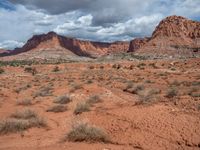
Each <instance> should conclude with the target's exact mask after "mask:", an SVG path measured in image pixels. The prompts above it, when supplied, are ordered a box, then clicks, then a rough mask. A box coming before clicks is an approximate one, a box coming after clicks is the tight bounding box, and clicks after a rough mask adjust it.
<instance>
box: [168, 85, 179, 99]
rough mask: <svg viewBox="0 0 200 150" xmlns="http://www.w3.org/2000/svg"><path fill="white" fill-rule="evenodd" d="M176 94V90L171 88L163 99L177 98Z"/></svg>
mask: <svg viewBox="0 0 200 150" xmlns="http://www.w3.org/2000/svg"><path fill="white" fill-rule="evenodd" d="M177 94H178V91H177V89H176V88H174V87H171V88H169V89H168V90H167V92H166V95H165V97H167V98H173V97H175V96H177Z"/></svg>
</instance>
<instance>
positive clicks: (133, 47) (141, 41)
mask: <svg viewBox="0 0 200 150" xmlns="http://www.w3.org/2000/svg"><path fill="white" fill-rule="evenodd" d="M149 40H150V38H136V39H134V40H132V41H131V42H130V46H129V50H128V52H135V51H137V50H138V49H140V48H141V47H143V46H144V45H145V44H146V43H147V42H148V41H149Z"/></svg>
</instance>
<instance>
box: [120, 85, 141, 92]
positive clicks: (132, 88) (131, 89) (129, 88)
mask: <svg viewBox="0 0 200 150" xmlns="http://www.w3.org/2000/svg"><path fill="white" fill-rule="evenodd" d="M144 88H145V87H144V85H142V84H137V85H132V86H130V85H128V86H127V87H126V88H125V89H124V91H125V92H129V93H132V94H138V92H139V91H142V90H144Z"/></svg>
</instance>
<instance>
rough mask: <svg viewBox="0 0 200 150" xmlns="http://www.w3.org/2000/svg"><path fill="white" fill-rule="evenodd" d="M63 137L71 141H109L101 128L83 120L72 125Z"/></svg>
mask: <svg viewBox="0 0 200 150" xmlns="http://www.w3.org/2000/svg"><path fill="white" fill-rule="evenodd" d="M65 139H66V140H68V141H72V142H83V141H85V142H109V138H108V135H107V134H106V132H105V131H104V130H103V129H101V128H98V127H95V126H91V125H89V124H87V123H83V122H81V123H79V124H76V125H73V126H72V130H71V131H70V132H69V133H67V135H66V137H65Z"/></svg>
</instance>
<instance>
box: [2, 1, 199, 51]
mask: <svg viewBox="0 0 200 150" xmlns="http://www.w3.org/2000/svg"><path fill="white" fill-rule="evenodd" d="M9 1H13V2H14V3H19V2H20V3H21V4H27V5H25V6H27V7H25V6H23V5H19V4H15V5H14V7H15V10H13V11H11V10H8V9H4V8H1V7H0V20H1V23H0V35H1V36H0V44H1V47H2V45H3V46H4V48H10V47H13V46H14V44H12V43H10V45H9V44H5V41H17V42H18V43H25V42H26V40H28V39H29V38H30V37H31V36H32V35H34V34H41V33H46V32H49V31H56V32H57V33H59V34H62V35H65V36H70V37H77V38H80V39H89V40H94V41H115V40H130V39H133V38H135V37H144V36H150V35H151V33H152V32H153V30H154V28H155V26H156V25H157V24H158V23H159V21H160V20H161V19H163V18H164V17H166V16H169V15H183V16H185V17H191V18H193V17H194V18H200V15H199V14H200V7H199V6H200V0H145V2H144V1H138V0H95V1H94V0H77V1H72V0H57V1H55V0H42V1H41V0H34V1H27V0H19V1H15V0H9ZM0 3H1V2H0ZM30 5H32V6H34V7H32V6H31V7H30ZM55 5H56V6H57V7H54V6H55ZM16 45H17V44H16Z"/></svg>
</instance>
